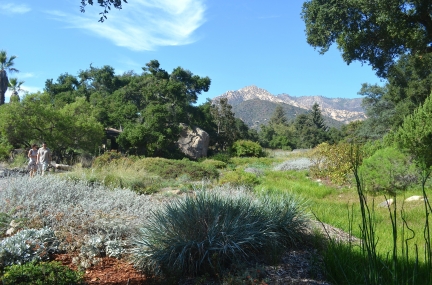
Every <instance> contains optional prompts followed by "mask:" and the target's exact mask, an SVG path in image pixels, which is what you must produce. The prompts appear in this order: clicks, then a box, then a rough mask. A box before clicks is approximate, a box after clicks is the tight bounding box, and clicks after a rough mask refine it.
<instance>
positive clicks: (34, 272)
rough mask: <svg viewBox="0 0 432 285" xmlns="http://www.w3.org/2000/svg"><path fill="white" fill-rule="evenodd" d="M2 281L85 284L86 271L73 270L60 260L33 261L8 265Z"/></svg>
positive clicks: (21, 284)
mask: <svg viewBox="0 0 432 285" xmlns="http://www.w3.org/2000/svg"><path fill="white" fill-rule="evenodd" d="M1 281H2V282H3V283H2V284H4V285H72V284H84V273H83V272H77V271H73V270H72V269H69V268H68V267H67V266H63V265H62V264H61V263H60V262H55V261H52V262H41V263H34V262H31V263H26V264H24V265H12V266H10V267H6V269H5V273H4V275H3V276H2V278H1Z"/></svg>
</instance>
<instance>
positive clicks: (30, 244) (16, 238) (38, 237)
mask: <svg viewBox="0 0 432 285" xmlns="http://www.w3.org/2000/svg"><path fill="white" fill-rule="evenodd" d="M58 245H59V241H58V240H57V238H56V237H55V236H54V231H53V230H52V229H50V228H42V229H38V230H36V229H26V230H22V231H19V232H18V233H17V234H15V235H13V236H11V237H7V238H5V239H3V240H2V241H0V268H4V267H6V266H10V265H14V264H24V263H27V262H31V261H42V260H48V258H49V255H50V254H52V253H55V252H57V251H58Z"/></svg>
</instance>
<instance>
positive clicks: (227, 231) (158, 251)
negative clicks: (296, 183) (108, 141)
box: [132, 190, 307, 276]
mask: <svg viewBox="0 0 432 285" xmlns="http://www.w3.org/2000/svg"><path fill="white" fill-rule="evenodd" d="M306 225H307V216H306V215H305V214H304V211H303V205H302V203H300V202H299V201H297V200H296V199H294V198H293V197H292V196H290V195H288V194H285V195H274V196H272V197H269V196H262V197H256V196H253V195H252V194H248V193H247V192H243V193H238V192H237V193H236V192H233V191H232V192H223V191H219V190H215V191H205V190H204V191H199V192H197V193H196V195H195V196H194V195H187V196H185V197H184V198H182V199H177V200H174V201H172V202H170V203H168V204H166V205H165V206H164V207H163V208H161V209H159V210H157V211H155V212H153V213H152V215H151V216H150V218H149V220H148V223H147V224H146V226H145V227H144V228H142V229H141V232H140V234H139V235H138V236H137V237H136V238H135V239H134V240H133V249H132V253H133V258H134V264H135V266H136V267H137V268H139V269H140V270H142V271H144V272H147V273H149V274H162V275H166V274H170V275H171V276H173V275H176V276H197V275H204V274H209V275H212V276H215V275H216V274H219V273H221V272H222V271H223V270H224V269H226V268H228V267H229V266H230V265H231V264H233V263H236V262H240V261H245V260H250V259H253V258H254V257H257V256H258V255H266V254H275V253H277V254H280V253H282V252H284V250H286V249H287V248H288V247H290V246H292V245H293V244H295V243H296V242H298V241H300V240H301V238H302V237H303V234H302V233H303V230H304V229H305V228H306ZM269 249H271V250H269Z"/></svg>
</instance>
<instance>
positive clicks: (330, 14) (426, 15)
mask: <svg viewBox="0 0 432 285" xmlns="http://www.w3.org/2000/svg"><path fill="white" fill-rule="evenodd" d="M431 15H432V2H431V1H429V0H379V1H369V0H309V1H306V2H305V3H304V4H303V9H302V13H301V16H302V18H303V20H304V22H305V24H306V36H307V42H308V43H309V44H310V45H312V46H313V47H315V48H318V49H319V52H320V53H325V52H326V51H328V50H329V48H330V46H331V45H332V44H334V43H335V44H337V46H338V48H339V49H340V50H341V52H342V57H343V59H344V61H345V62H347V63H348V64H349V63H351V62H352V61H355V60H358V61H360V62H362V63H369V64H370V65H371V66H372V67H373V68H374V70H376V72H377V74H378V75H379V76H381V77H386V75H387V72H388V70H389V67H390V66H392V65H393V64H394V62H395V61H397V60H398V58H399V57H400V56H401V55H403V54H411V55H416V56H421V55H425V54H428V53H430V52H432V45H431V44H432V18H431Z"/></svg>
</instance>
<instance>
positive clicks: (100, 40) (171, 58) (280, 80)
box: [0, 0, 381, 103]
mask: <svg viewBox="0 0 432 285" xmlns="http://www.w3.org/2000/svg"><path fill="white" fill-rule="evenodd" d="M80 2H81V1H80V0H43V1H34V0H27V1H18V0H0V23H1V25H2V27H6V28H5V29H2V37H1V40H0V49H1V50H6V51H7V53H8V55H16V56H17V58H16V59H15V67H16V68H17V69H18V70H19V71H20V72H19V73H12V74H9V77H10V78H11V77H17V78H18V79H19V80H23V81H25V83H24V84H23V87H22V88H23V89H25V90H27V91H29V92H35V91H37V90H40V91H42V90H43V88H44V85H45V81H46V80H47V79H54V81H56V80H57V78H58V77H59V75H61V74H63V73H69V74H71V75H77V74H78V72H79V71H80V70H85V69H88V68H89V66H90V64H92V66H93V67H102V66H104V65H110V66H112V67H113V68H114V69H115V71H116V73H118V74H122V73H123V72H126V71H129V70H133V71H135V72H137V73H141V67H143V66H145V64H146V63H147V62H149V61H150V60H153V59H157V60H158V61H159V63H160V64H161V68H163V69H165V70H167V71H168V72H171V71H172V70H173V69H174V68H176V67H178V66H181V67H183V68H185V69H188V70H190V71H191V72H192V73H194V74H196V75H199V76H209V77H210V78H211V80H212V83H211V87H210V90H209V92H206V93H203V94H201V95H200V97H199V101H198V103H203V102H205V99H206V98H213V97H215V96H218V95H221V94H222V93H224V92H226V91H229V90H238V89H241V88H243V87H245V86H248V85H256V86H258V87H260V88H263V89H266V90H268V91H269V92H270V93H272V94H274V95H277V94H281V93H286V94H289V95H292V96H304V95H322V96H325V97H330V98H334V97H340V98H358V97H360V96H358V95H357V92H358V91H359V90H360V87H361V84H362V83H364V82H367V83H378V84H381V82H380V79H379V78H377V77H376V75H375V73H374V71H373V70H372V69H371V67H370V66H368V65H363V66H362V65H361V64H360V63H358V62H354V63H351V64H350V65H347V64H346V63H345V62H343V60H342V58H341V55H340V52H339V51H338V50H337V48H336V47H332V48H331V49H330V51H329V52H327V53H326V54H324V55H320V54H319V53H318V51H316V50H314V49H313V48H312V47H311V46H309V45H308V44H307V42H306V36H305V33H304V29H305V27H304V23H303V21H302V19H301V17H300V13H301V7H302V4H303V2H304V1H303V0H285V1H281V0H265V1H264V0H235V1H232V0H218V1H208V0H129V1H128V2H129V3H128V4H125V5H124V7H123V9H122V10H112V11H111V12H110V13H109V14H108V20H106V21H105V22H104V23H100V22H98V19H99V15H98V13H99V12H100V11H101V8H100V7H98V6H87V9H86V13H81V12H80V9H79V6H80ZM95 2H96V1H95ZM8 100H9V98H8V97H7V98H6V102H7V101H8Z"/></svg>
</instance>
